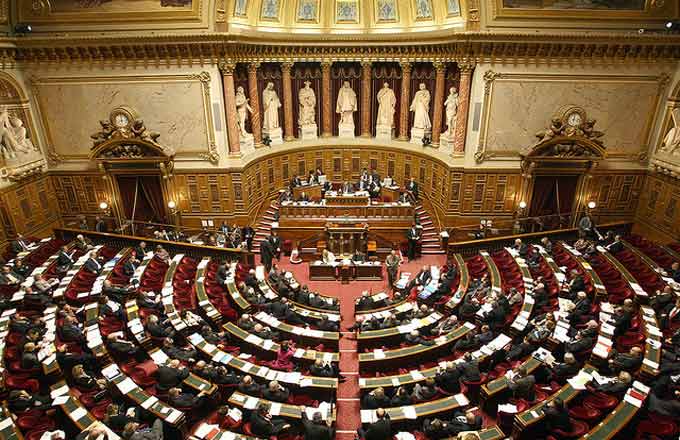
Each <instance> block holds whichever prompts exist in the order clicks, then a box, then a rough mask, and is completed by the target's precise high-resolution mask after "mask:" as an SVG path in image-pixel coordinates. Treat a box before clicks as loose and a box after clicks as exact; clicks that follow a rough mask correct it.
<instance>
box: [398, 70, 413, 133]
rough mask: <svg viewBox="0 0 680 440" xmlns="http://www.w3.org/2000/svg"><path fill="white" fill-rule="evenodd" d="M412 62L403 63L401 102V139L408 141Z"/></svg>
mask: <svg viewBox="0 0 680 440" xmlns="http://www.w3.org/2000/svg"><path fill="white" fill-rule="evenodd" d="M410 101H411V63H408V62H404V63H401V103H400V104H399V137H398V139H399V140H400V141H407V140H408V139H409V136H408V121H409V107H410V105H411V102H410Z"/></svg>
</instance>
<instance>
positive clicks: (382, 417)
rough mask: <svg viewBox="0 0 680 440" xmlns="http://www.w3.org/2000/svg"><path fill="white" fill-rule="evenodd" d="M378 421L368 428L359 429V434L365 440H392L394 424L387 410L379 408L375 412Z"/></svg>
mask: <svg viewBox="0 0 680 440" xmlns="http://www.w3.org/2000/svg"><path fill="white" fill-rule="evenodd" d="M375 415H376V417H377V420H376V421H375V422H373V423H371V424H369V425H368V426H367V427H366V428H363V427H362V428H359V429H358V430H357V433H358V434H359V437H360V438H362V439H363V440H390V439H391V438H392V423H391V421H390V416H389V414H387V412H386V411H385V409H383V408H378V409H377V410H376V412H375Z"/></svg>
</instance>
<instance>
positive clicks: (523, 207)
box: [519, 200, 527, 209]
mask: <svg viewBox="0 0 680 440" xmlns="http://www.w3.org/2000/svg"><path fill="white" fill-rule="evenodd" d="M519 209H527V202H525V201H524V200H522V201H521V202H519Z"/></svg>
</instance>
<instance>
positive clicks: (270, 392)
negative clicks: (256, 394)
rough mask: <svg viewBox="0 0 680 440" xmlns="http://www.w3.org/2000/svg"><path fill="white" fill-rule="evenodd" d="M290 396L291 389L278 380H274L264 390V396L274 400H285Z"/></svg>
mask: <svg viewBox="0 0 680 440" xmlns="http://www.w3.org/2000/svg"><path fill="white" fill-rule="evenodd" d="M289 396H290V391H289V390H288V389H287V388H285V387H283V386H281V384H279V382H278V381H276V380H272V381H271V382H269V385H267V388H266V389H265V390H264V391H263V392H262V397H264V398H265V399H267V400H271V401H272V402H285V401H286V400H288V397H289Z"/></svg>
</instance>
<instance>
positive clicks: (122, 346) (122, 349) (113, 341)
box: [106, 333, 146, 362]
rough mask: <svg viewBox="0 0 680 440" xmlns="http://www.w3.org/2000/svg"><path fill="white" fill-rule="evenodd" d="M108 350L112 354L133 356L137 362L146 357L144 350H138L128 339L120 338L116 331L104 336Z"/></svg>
mask: <svg viewBox="0 0 680 440" xmlns="http://www.w3.org/2000/svg"><path fill="white" fill-rule="evenodd" d="M106 342H107V345H108V348H109V351H111V352H113V354H114V355H118V356H122V357H125V358H128V359H129V358H135V359H136V360H137V361H138V362H141V361H143V360H144V359H145V358H146V351H140V350H139V348H138V347H137V346H136V345H135V344H133V343H132V342H130V341H126V340H125V339H121V338H120V337H119V336H118V335H117V334H116V333H111V334H109V336H108V337H107V338H106Z"/></svg>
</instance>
